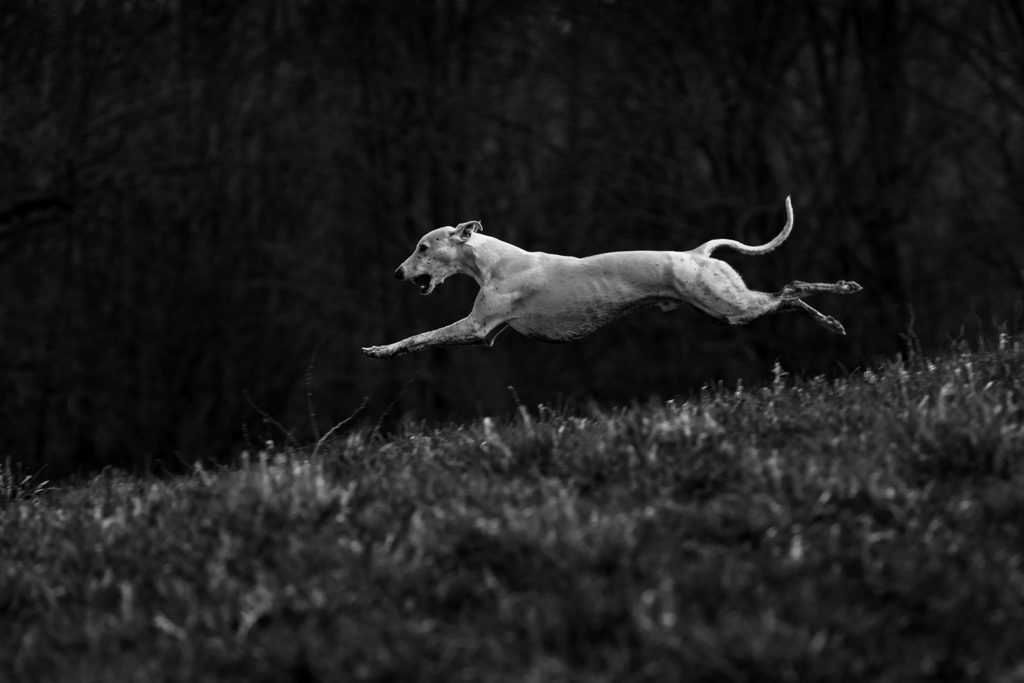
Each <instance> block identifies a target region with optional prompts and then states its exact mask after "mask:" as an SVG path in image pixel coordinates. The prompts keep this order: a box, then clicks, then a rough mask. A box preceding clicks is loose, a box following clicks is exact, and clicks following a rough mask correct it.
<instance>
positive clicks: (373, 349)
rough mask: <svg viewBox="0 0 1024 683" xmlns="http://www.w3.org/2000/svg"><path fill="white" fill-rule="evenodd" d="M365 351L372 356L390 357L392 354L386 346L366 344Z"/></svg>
mask: <svg viewBox="0 0 1024 683" xmlns="http://www.w3.org/2000/svg"><path fill="white" fill-rule="evenodd" d="M363 353H365V354H366V355H367V356H369V357H370V358H388V357H389V356H391V354H390V353H388V347H386V346H364V347H363Z"/></svg>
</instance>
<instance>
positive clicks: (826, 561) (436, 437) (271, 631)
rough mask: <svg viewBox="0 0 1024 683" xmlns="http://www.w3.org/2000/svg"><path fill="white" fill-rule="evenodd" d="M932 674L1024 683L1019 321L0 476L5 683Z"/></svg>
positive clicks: (1023, 350) (894, 677)
mask: <svg viewBox="0 0 1024 683" xmlns="http://www.w3.org/2000/svg"><path fill="white" fill-rule="evenodd" d="M40 489H43V490H40ZM923 679H941V680H958V681H960V680H986V681H1001V682H1005V683H1010V682H1011V681H1022V680H1024V340H1021V339H1018V338H1011V337H1005V336H1004V337H1001V338H1000V340H999V341H998V342H994V343H992V344H991V345H989V347H988V348H981V349H979V350H976V351H974V352H960V351H956V352H951V353H949V354H947V355H945V356H943V357H938V358H932V359H926V358H906V359H900V360H891V361H888V362H885V363H882V364H880V365H879V366H878V367H875V368H873V369H872V370H869V371H866V372H864V373H860V374H856V375H854V376H851V377H849V378H846V379H841V380H834V381H833V380H824V379H820V378H819V379H794V378H790V377H787V376H785V375H784V373H782V372H781V371H780V372H778V373H777V378H776V381H775V382H774V383H772V384H771V385H769V386H763V387H752V388H743V389H734V388H729V389H726V388H717V389H709V390H707V391H705V392H703V394H702V395H701V396H700V397H699V398H696V397H695V398H694V399H692V400H688V401H682V400H676V401H670V402H668V403H667V404H662V403H658V404H653V403H652V404H648V405H642V406H636V407H632V408H628V409H620V410H611V411H606V410H600V409H597V408H592V409H580V410H579V411H577V412H572V413H563V412H557V411H552V410H550V409H546V408H543V407H540V408H537V409H533V408H531V409H529V410H528V409H527V408H526V407H524V408H522V409H521V410H520V413H519V414H518V415H516V416H514V417H513V418H510V419H484V420H481V421H477V422H473V423H467V424H453V425H444V426H437V427H434V426H425V427H423V428H422V429H419V430H410V431H408V433H404V434H401V435H399V436H397V437H394V438H388V439H384V438H381V437H380V436H379V435H375V434H373V433H370V432H366V431H362V432H354V433H349V434H346V435H342V436H340V437H338V438H337V439H336V440H334V441H331V442H327V443H325V444H322V445H321V447H320V448H319V449H316V451H315V452H314V449H312V448H310V449H308V450H287V451H281V450H274V449H268V450H266V451H264V452H260V453H255V454H252V455H250V456H249V457H247V458H242V459H241V460H240V462H239V463H238V464H237V465H235V466H232V467H225V468H223V469H215V470H212V469H209V468H205V469H204V468H199V467H197V468H196V469H195V471H194V472H193V473H192V474H191V475H189V476H185V477H180V478H174V479H144V478H134V477H129V476H124V475H120V474H116V473H107V474H103V475H100V476H97V477H95V478H93V479H91V480H89V481H87V482H84V483H82V484H80V485H75V486H67V487H62V488H55V489H49V490H46V487H45V486H44V487H40V486H39V484H38V483H37V482H34V481H33V480H32V479H31V478H20V477H19V476H16V475H15V474H14V472H13V468H12V467H10V466H8V467H7V468H5V469H3V470H2V471H0V680H4V681H36V680H64V681H90V680H93V681H131V680H137V681H158V680H180V681H219V680H248V681H264V680H265V681H342V680H345V681H348V680H397V681H413V680H436V681H479V680H494V681H502V680H507V681H555V680H581V681H603V680H615V681H661V680H665V681H681V680H686V681H703V680H730V681H743V680H748V681H856V680H870V681H910V680H923Z"/></svg>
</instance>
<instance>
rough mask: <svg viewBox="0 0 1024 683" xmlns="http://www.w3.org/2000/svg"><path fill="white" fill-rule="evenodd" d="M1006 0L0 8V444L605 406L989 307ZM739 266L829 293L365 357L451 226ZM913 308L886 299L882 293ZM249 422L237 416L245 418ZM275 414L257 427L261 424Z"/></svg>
mask: <svg viewBox="0 0 1024 683" xmlns="http://www.w3.org/2000/svg"><path fill="white" fill-rule="evenodd" d="M1022 187H1024V10H1022V9H1021V7H1020V5H1019V3H1018V2H1016V1H1015V0H1004V1H1001V2H1000V1H993V2H989V3H981V4H980V3H971V2H968V1H967V0H957V1H954V2H946V3H932V2H925V1H923V0H922V1H919V2H895V1H888V2H887V1H883V0H872V1H868V2H863V1H860V0H848V1H845V2H843V1H840V0H834V1H830V2H819V3H806V2H797V1H795V0H794V1H791V2H785V1H783V2H774V3H761V4H755V3H738V2H737V3H726V2H687V3H674V2H664V3H660V2H623V1H620V2H615V1H609V2H583V1H579V0H561V1H558V0H554V1H544V2H513V1H503V2H499V1H494V2H488V1H485V0H479V1H473V0H462V1H458V0H434V1H430V2H427V1H415V2H397V1H396V2H388V1H370V0H366V1H354V0H339V1H335V2H326V1H323V2H301V3H299V2H296V3H272V2H269V1H267V2H257V1H252V2H228V1H224V2H208V1H203V2H199V1H188V0H182V1H181V2H175V3H171V2H157V1H155V0H154V1H152V2H145V1H142V0H139V1H138V2H103V1H100V0H93V1H88V0H87V1H85V2H80V3H70V2H58V1H56V0H54V1H52V2H44V1H41V0H39V1H29V0H14V1H12V2H4V3H3V4H0V411H2V416H3V422H2V424H0V457H10V458H13V459H14V460H18V461H21V462H23V463H27V464H29V465H31V466H35V465H41V464H42V463H47V466H48V467H49V468H51V471H67V470H70V469H73V468H76V467H95V466H100V465H104V464H121V465H125V464H138V463H140V462H148V461H150V460H152V459H154V458H161V459H167V458H171V459H173V457H174V456H175V454H179V455H180V457H181V458H183V459H186V460H191V459H193V458H195V457H201V456H212V457H218V456H222V455H224V454H225V453H229V452H231V449H233V448H237V447H239V446H240V444H242V443H244V442H245V441H246V440H247V439H248V440H254V439H262V438H274V439H277V440H280V439H282V438H287V437H285V436H283V435H282V429H283V430H284V431H289V430H290V431H293V432H294V433H293V436H292V438H295V439H297V440H299V441H308V440H309V439H310V438H314V437H316V436H318V435H319V434H321V433H323V431H325V430H326V429H328V428H329V427H330V426H331V425H333V424H335V423H336V422H338V421H339V420H340V419H342V418H344V417H346V416H347V415H349V414H350V413H351V412H352V411H353V410H355V409H356V407H357V406H359V405H360V404H361V403H362V401H363V398H364V397H369V401H368V403H367V406H366V408H365V410H364V412H363V414H362V415H363V417H364V418H366V419H369V420H371V421H372V422H376V421H378V420H380V421H382V423H384V424H389V423H390V422H392V421H394V420H397V419H402V418H444V417H453V416H462V415H476V414H481V413H488V412H495V411H505V410H507V409H508V407H509V406H510V405H511V403H512V401H513V398H512V397H511V396H510V394H509V392H508V390H507V389H506V387H507V386H508V385H514V386H515V387H516V391H517V394H518V396H519V398H520V399H521V400H522V401H523V402H524V403H527V404H531V405H532V404H534V403H537V402H545V403H557V402H559V401H561V400H564V399H571V398H590V397H593V398H596V399H598V400H601V401H615V402H626V401H629V400H631V399H634V398H642V397H646V396H648V395H651V394H660V395H662V396H669V395H673V394H677V393H684V394H685V393H686V392H688V391H690V390H692V389H693V388H695V387H699V386H700V385H701V384H703V383H707V382H712V381H716V380H725V381H728V382H732V381H735V380H737V379H741V378H743V379H747V380H753V379H757V378H759V377H763V376H765V375H766V374H768V373H769V372H770V369H771V367H772V365H773V363H774V361H775V360H776V359H778V360H779V362H780V363H781V365H782V367H783V368H785V369H787V370H790V371H793V372H797V371H799V372H806V373H818V372H831V371H836V370H841V369H842V368H850V367H854V366H857V365H861V364H864V363H865V362H866V361H867V360H868V359H870V358H871V357H872V356H874V355H876V354H881V353H889V352H892V351H894V350H897V349H899V348H901V347H902V345H903V344H904V339H903V335H905V333H906V332H907V330H908V327H909V326H910V324H911V322H910V320H911V316H912V318H913V323H912V325H913V330H912V331H913V333H914V334H916V335H917V337H918V338H919V339H920V340H921V342H922V344H923V345H924V346H926V347H934V346H939V347H943V348H944V347H945V346H946V345H947V344H948V342H947V340H948V338H949V337H950V336H956V335H959V334H964V333H965V332H966V333H968V334H970V333H972V332H973V330H975V329H976V328H978V327H979V326H982V325H991V324H992V322H993V321H1007V320H1009V321H1010V322H1011V324H1012V321H1013V319H1014V318H1015V316H1016V315H1017V311H1018V304H1019V301H1020V293H1021V289H1020V287H1021V271H1020V263H1021V261H1022V258H1024V231H1022V228H1024V192H1021V188H1022ZM787 194H792V196H793V203H794V208H795V211H796V225H795V228H794V231H793V235H792V237H791V238H790V239H789V241H788V242H787V243H786V244H785V245H784V246H783V247H782V248H781V249H779V250H778V251H777V252H775V253H773V254H771V255H769V256H765V257H761V258H752V257H743V256H738V255H735V254H730V253H728V252H726V251H723V252H721V253H720V255H721V256H723V257H724V258H726V259H727V260H729V261H730V262H731V263H733V264H735V265H736V266H737V268H738V269H739V270H740V272H741V273H742V274H743V275H744V277H745V278H746V279H747V281H748V283H750V284H751V285H752V286H754V287H757V288H762V289H766V290H775V289H778V288H780V287H781V286H782V285H784V284H785V283H787V282H789V281H790V280H793V279H803V280H820V281H832V280H837V279H853V280H857V281H858V282H860V283H861V284H862V285H864V287H865V291H864V292H862V293H861V294H858V295H857V296H854V297H821V298H818V299H814V300H812V303H814V304H815V305H816V306H818V307H819V308H821V310H823V311H824V312H825V313H828V314H832V315H835V316H836V317H837V318H839V319H840V320H841V321H842V322H843V324H844V325H845V327H846V329H847V332H848V335H849V336H848V337H846V338H836V337H832V336H829V335H827V334H826V333H824V332H823V331H822V330H821V329H820V328H819V327H817V326H816V325H815V324H814V323H813V322H812V321H811V320H809V319H807V318H805V317H803V316H776V317H774V318H769V319H764V320H760V321H757V322H755V323H754V324H752V325H750V326H748V327H745V328H727V327H721V326H718V325H716V324H714V323H712V322H710V321H708V320H707V319H706V318H705V317H703V316H701V315H699V314H697V313H695V312H692V311H681V312H677V313H674V314H668V315H666V314H661V313H656V312H650V313H641V314H638V315H636V316H634V317H632V318H629V319H627V320H624V321H622V322H619V323H616V324H615V325H612V326H611V327H609V328H606V329H604V330H602V331H601V332H599V333H597V334H596V335H594V336H593V337H591V338H589V339H587V340H585V341H583V342H578V343H575V344H572V345H566V346H549V345H541V344H538V343H536V342H529V341H527V340H523V339H520V338H517V337H516V336H515V335H514V333H511V332H508V333H506V334H504V335H503V336H502V337H500V338H499V340H498V342H497V344H496V346H495V347H494V348H493V349H457V350H433V351H427V352H424V353H420V354H418V355H414V356H410V357H406V358H402V359H399V360H396V361H392V362H381V361H372V360H369V359H366V358H364V357H363V356H362V355H361V354H360V353H359V347H360V346H363V345H368V344H382V343H386V342H392V341H396V340H398V339H399V338H401V337H404V336H408V335H409V334H412V333H414V332H419V331H423V330H425V329H429V328H433V327H438V326H441V325H443V324H447V323H449V322H451V321H453V320H455V319H457V318H459V317H462V316H463V315H464V314H465V313H466V311H467V310H468V309H469V307H470V305H471V302H472V299H473V296H474V294H475V291H474V290H475V286H474V285H473V284H472V283H471V282H470V281H468V280H452V281H450V282H449V283H447V284H446V285H445V286H444V287H443V288H442V289H440V290H439V291H438V292H437V293H435V294H434V295H433V296H432V297H430V298H421V297H420V296H419V295H418V293H417V292H416V290H415V288H413V287H411V286H409V285H400V284H398V283H396V282H394V281H393V280H392V279H391V278H390V274H391V271H392V270H393V269H394V267H395V266H396V265H397V264H398V263H399V262H400V261H401V260H402V259H404V258H405V256H406V255H407V254H408V252H409V251H411V249H412V247H413V246H414V243H415V240H416V238H417V237H418V236H419V235H420V234H421V233H423V232H425V231H427V230H428V229H431V228H434V227H437V226H438V225H454V224H455V223H457V222H460V221H463V220H468V219H479V220H481V221H482V222H483V225H484V230H485V231H487V232H488V233H489V234H492V235H495V236H496V237H499V238H501V239H505V240H508V241H511V242H514V243H516V244H519V245H520V246H523V247H524V248H528V249H536V250H543V251H551V252H561V253H570V254H575V255H585V254H590V253H595V252H599V251H610V250H617V249H630V248H648V249H687V248H691V247H693V246H696V245H697V244H700V243H701V242H703V241H705V240H707V239H710V238H712V237H733V238H737V239H740V240H742V241H745V242H747V243H754V244H757V243H761V242H764V241H766V240H767V239H769V238H770V237H772V236H774V235H775V234H776V232H777V231H778V229H779V227H780V226H781V225H782V223H783V221H784V213H783V205H782V201H783V198H784V197H785V195H787ZM911 312H912V313H911ZM261 423H262V424H261ZM273 423H279V424H280V425H281V429H278V427H276V426H274V424H273Z"/></svg>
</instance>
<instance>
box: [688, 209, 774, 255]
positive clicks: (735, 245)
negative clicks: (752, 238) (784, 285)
mask: <svg viewBox="0 0 1024 683" xmlns="http://www.w3.org/2000/svg"><path fill="white" fill-rule="evenodd" d="M792 229H793V204H792V203H790V201H789V196H788V195H787V196H786V225H784V226H783V228H782V232H780V233H779V234H778V235H776V236H775V239H773V240H772V241H771V242H767V243H765V244H762V245H760V246H758V247H752V246H750V245H749V244H743V243H742V242H737V241H736V240H730V239H717V240H709V241H707V242H705V243H704V244H702V245H700V246H699V247H697V248H696V249H694V250H693V252H694V253H696V254H698V255H700V256H710V255H711V252H712V251H714V250H715V249H718V248H719V247H729V248H730V249H735V250H736V251H738V252H740V253H741V254H747V255H748V256H759V255H761V254H767V253H768V252H769V251H772V250H773V249H775V248H776V247H778V246H779V245H780V244H782V243H783V242H785V241H786V238H787V237H789V232H790V231H791V230H792Z"/></svg>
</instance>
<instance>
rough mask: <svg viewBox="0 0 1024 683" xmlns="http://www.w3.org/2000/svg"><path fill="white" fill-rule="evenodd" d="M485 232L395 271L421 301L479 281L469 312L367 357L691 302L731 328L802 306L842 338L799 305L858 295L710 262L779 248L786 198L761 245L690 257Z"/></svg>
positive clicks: (431, 245)
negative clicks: (774, 285)
mask: <svg viewBox="0 0 1024 683" xmlns="http://www.w3.org/2000/svg"><path fill="white" fill-rule="evenodd" d="M482 229H483V226H482V225H481V224H480V222H479V221H467V222H465V223H460V224H459V225H457V226H456V227H454V228H452V227H443V228H437V229H436V230H432V231H430V232H428V233H427V234H426V235H424V236H423V237H422V238H421V239H420V241H419V242H418V243H417V245H416V249H415V250H414V251H413V253H412V255H411V256H409V258H407V259H406V260H405V262H403V263H402V265H400V266H399V267H398V268H397V269H396V270H395V277H396V278H398V279H401V280H409V281H412V282H414V283H415V284H416V285H417V286H419V288H420V292H421V293H422V294H424V295H427V294H430V293H431V292H433V291H434V290H435V289H436V288H437V286H438V285H440V284H441V283H442V282H444V281H445V279H447V278H448V277H449V276H451V275H455V274H456V273H461V274H464V275H469V276H470V277H472V278H473V279H474V280H476V282H477V284H479V285H480V292H479V293H478V294H477V297H476V301H475V302H474V304H473V310H472V311H470V313H469V315H468V316H466V317H465V318H463V319H462V320H459V321H457V322H454V323H452V324H451V325H448V326H446V327H442V328H440V329H437V330H431V331H429V332H423V333H421V334H417V335H413V336H412V337H408V338H407V339H403V340H401V341H399V342H395V343H393V344H387V345H385V346H369V347H365V348H363V352H364V353H366V355H368V356H371V357H374V358H391V357H394V356H400V355H402V354H405V353H409V352H411V351H416V350H418V349H423V348H428V347H431V346H457V345H468V344H487V345H490V344H493V343H494V339H495V338H496V337H497V336H498V335H499V334H500V333H501V332H502V331H503V330H504V329H505V328H506V327H511V328H512V329H514V330H515V331H517V332H519V333H520V334H523V335H525V336H527V337H530V338H532V339H539V340H543V341H553V342H566V341H572V340H574V339H579V338H581V337H585V336H587V335H588V334H590V333H592V332H593V331H595V330H597V329H598V328H600V327H602V326H603V325H605V324H607V323H608V322H611V321H612V320H614V319H616V318H618V317H621V316H623V315H625V314H627V313H629V312H631V311H634V310H636V309H638V308H643V307H645V306H653V305H657V306H659V307H661V308H662V309H664V310H671V309H673V308H676V307H678V306H679V305H680V304H689V305H691V306H693V307H695V308H697V309H699V310H701V311H704V312H705V313H707V314H708V315H710V316H712V317H714V318H717V319H719V320H724V321H725V322H728V323H730V324H733V325H741V324H744V323H747V322H750V321H751V320H754V319H755V318H759V317H761V316H763V315H767V314H769V313H773V312H775V311H779V310H790V309H791V310H798V311H803V312H804V313H807V314H808V315H810V316H811V317H813V318H814V319H815V320H816V321H817V322H818V323H819V324H820V325H822V326H823V327H824V328H825V329H827V330H828V331H830V332H833V333H836V334H845V330H843V326H842V325H841V324H840V323H839V321H838V320H836V319H835V318H833V317H831V316H827V315H825V314H823V313H821V312H820V311H818V310H816V309H814V308H812V307H811V306H809V305H808V304H807V303H805V302H804V301H802V300H801V299H802V298H803V297H805V296H809V295H811V294H819V293H831V294H852V293H854V292H858V291H860V290H861V287H860V285H858V284H857V283H856V282H848V281H840V282H835V283H824V282H801V281H799V280H796V281H794V282H791V283H789V284H788V285H786V286H785V287H783V288H782V289H781V290H780V291H778V292H776V293H767V292H759V291H756V290H752V289H749V288H748V287H747V286H746V284H744V282H743V278H741V277H740V275H739V273H737V272H736V271H735V270H734V269H733V268H732V266H730V265H729V264H727V263H725V262H724V261H720V260H718V259H716V258H713V257H711V255H710V254H711V252H712V251H714V250H715V249H718V248H722V247H727V248H730V249H735V250H736V251H739V252H740V253H743V254H749V255H761V254H766V253H768V252H770V251H772V250H773V249H775V248H777V247H778V246H779V245H780V244H782V243H783V242H784V241H785V240H786V238H787V237H789V234H790V231H791V230H792V229H793V208H792V205H791V203H790V200H789V197H786V224H785V226H784V227H783V228H782V231H781V232H780V233H779V234H778V235H776V236H775V237H774V238H773V239H772V240H770V241H769V242H766V243H765V244H762V245H759V246H750V245H747V244H743V243H742V242H737V241H736V240H732V239H714V240H710V241H708V242H705V243H704V244H702V245H700V246H699V247H697V248H696V249H692V250H690V251H620V252H612V253H605V254H597V255H594V256H587V257H585V258H576V257H574V256H560V255H557V254H545V253H543V252H530V251H526V250H524V249H520V248H519V247H517V246H515V245H513V244H509V243H508V242H503V241H501V240H499V239H495V238H493V237H489V236H487V235H484V234H481V233H482Z"/></svg>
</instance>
